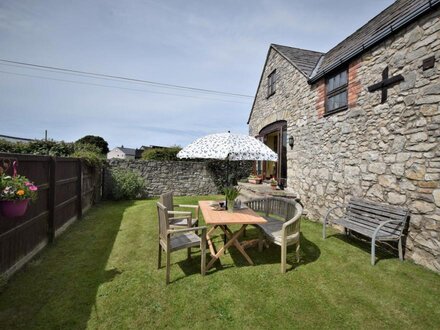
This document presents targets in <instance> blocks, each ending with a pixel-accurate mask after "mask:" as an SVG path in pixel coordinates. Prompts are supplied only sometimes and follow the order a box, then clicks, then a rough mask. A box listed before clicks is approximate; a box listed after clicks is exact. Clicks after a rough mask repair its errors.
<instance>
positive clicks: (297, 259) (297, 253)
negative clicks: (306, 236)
mask: <svg viewBox="0 0 440 330" xmlns="http://www.w3.org/2000/svg"><path fill="white" fill-rule="evenodd" d="M299 247H300V245H299V242H298V243H296V262H299Z"/></svg>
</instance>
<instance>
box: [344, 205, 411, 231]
mask: <svg viewBox="0 0 440 330" xmlns="http://www.w3.org/2000/svg"><path fill="white" fill-rule="evenodd" d="M347 217H348V218H351V217H352V218H354V219H359V220H360V221H363V222H368V223H372V225H374V226H377V225H379V224H380V223H382V222H384V221H389V220H402V222H403V220H404V217H401V218H400V219H390V218H387V217H383V216H378V215H376V214H371V213H367V212H365V211H360V210H356V209H349V210H347ZM384 227H385V228H390V229H394V228H400V227H403V223H397V222H392V223H387V224H386V225H385V226H384Z"/></svg>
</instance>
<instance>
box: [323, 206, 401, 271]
mask: <svg viewBox="0 0 440 330" xmlns="http://www.w3.org/2000/svg"><path fill="white" fill-rule="evenodd" d="M336 209H342V210H344V209H345V212H344V214H343V216H342V217H340V218H336V219H334V220H333V221H330V222H329V216H330V214H332V213H333V211H335V210H336ZM408 217H409V212H408V210H405V209H403V208H399V207H394V206H389V205H386V204H380V203H376V202H372V201H368V200H365V199H360V198H352V199H351V200H350V202H349V203H348V204H347V205H346V206H336V207H334V208H332V209H330V210H329V211H328V212H327V214H326V216H325V218H324V223H323V229H322V236H323V238H324V239H325V238H326V233H325V229H326V226H327V224H337V225H340V226H342V227H344V228H345V229H346V230H350V231H354V232H357V233H360V234H362V235H364V236H367V237H369V238H371V264H372V265H373V266H374V264H375V261H376V258H375V244H376V241H398V248H399V258H400V260H403V250H402V234H403V230H404V228H405V225H406V221H407V219H408Z"/></svg>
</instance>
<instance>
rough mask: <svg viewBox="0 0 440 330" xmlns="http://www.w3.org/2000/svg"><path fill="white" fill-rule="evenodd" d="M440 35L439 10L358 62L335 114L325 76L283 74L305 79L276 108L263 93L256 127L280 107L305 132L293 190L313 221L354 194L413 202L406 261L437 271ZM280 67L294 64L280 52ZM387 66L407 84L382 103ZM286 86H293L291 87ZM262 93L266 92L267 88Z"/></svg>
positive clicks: (293, 130) (296, 155)
mask: <svg viewBox="0 0 440 330" xmlns="http://www.w3.org/2000/svg"><path fill="white" fill-rule="evenodd" d="M439 35H440V19H439V10H438V9H437V10H436V12H434V13H432V14H431V15H430V16H427V17H425V18H423V19H421V20H419V21H418V22H416V23H414V24H412V25H410V26H409V27H407V28H405V29H404V30H402V31H400V32H398V33H397V34H395V35H394V36H392V37H390V38H388V39H387V40H386V41H384V42H382V43H381V44H379V45H378V46H376V47H374V48H373V49H371V50H370V51H367V52H366V53H364V54H363V55H362V56H361V57H359V58H357V59H356V60H355V61H354V62H353V63H351V64H350V66H349V80H350V81H349V109H348V110H347V111H344V112H340V113H336V114H333V115H330V116H327V117H325V116H323V108H322V107H323V100H322V98H323V93H320V92H319V91H320V90H321V89H323V86H324V81H320V82H318V83H316V84H314V85H312V86H308V85H307V81H306V78H305V77H303V76H302V75H301V74H300V73H298V72H297V73H296V74H295V73H294V74H289V76H288V77H284V76H283V77H282V78H281V79H287V80H292V79H294V80H295V81H293V82H292V81H290V82H288V83H287V84H284V85H283V84H279V85H278V86H277V94H279V95H280V98H279V99H277V100H275V99H273V102H276V104H274V105H273V104H270V102H271V100H270V99H271V98H269V99H268V100H264V99H263V98H261V99H260V98H259V95H257V100H256V103H257V104H256V106H255V107H254V113H253V114H252V118H251V121H250V127H249V130H250V134H251V135H255V133H256V132H257V133H258V131H259V129H260V127H262V125H263V124H260V122H262V123H264V125H267V124H268V123H266V122H267V118H269V117H270V113H271V111H274V112H275V113H284V114H285V115H284V117H285V118H283V119H286V120H287V121H288V135H289V136H290V135H293V136H294V138H295V146H294V148H293V150H290V148H288V155H287V158H288V186H289V187H292V188H293V189H294V190H295V192H296V193H297V194H298V195H299V196H300V198H301V200H302V202H303V203H304V205H305V208H306V209H307V211H308V212H309V216H310V217H312V218H316V219H320V220H322V219H323V216H324V214H325V212H326V211H327V210H328V209H329V208H330V207H333V206H336V205H341V204H342V203H344V202H346V201H347V200H348V199H349V198H350V197H351V196H358V197H365V198H368V199H370V200H375V201H378V202H383V203H388V204H392V205H400V206H402V207H406V208H408V209H409V210H410V211H411V219H410V227H409V232H408V239H407V244H406V257H407V258H410V259H412V260H414V261H415V262H416V263H419V264H422V265H424V266H426V267H428V268H430V269H434V270H437V271H440V185H439V180H440V107H439V103H440V76H439V72H440V38H439ZM433 55H435V58H436V62H435V67H434V68H432V69H428V70H426V71H423V70H422V61H423V59H425V58H427V57H430V56H433ZM271 65H274V67H273V68H275V67H276V66H278V65H279V66H280V67H281V68H283V67H284V66H286V65H290V64H289V63H288V62H287V61H283V63H277V59H276V58H275V57H274V58H269V60H268V65H267V66H266V68H267V67H269V66H271ZM386 66H389V70H390V72H389V74H390V76H393V75H397V74H402V75H403V76H404V79H405V80H404V81H403V82H401V83H400V84H396V85H395V86H394V87H393V88H390V89H389V90H388V99H387V101H386V102H385V103H384V104H381V93H380V91H377V92H374V93H370V92H368V90H367V87H368V86H370V85H372V84H374V83H377V82H378V81H381V80H382V77H381V73H382V71H383V69H384V68H385V67H386ZM290 67H291V70H295V68H294V67H293V66H292V65H290ZM273 68H271V69H270V70H272V69H273ZM270 70H269V69H268V71H270ZM277 70H278V67H277ZM264 77H265V76H264V75H263V80H265V79H264ZM263 83H264V82H263ZM292 85H294V87H293V88H292ZM284 86H290V87H288V89H287V90H283V87H284ZM260 87H261V86H260ZM278 87H280V89H281V90H280V91H278ZM260 93H261V94H264V93H265V89H264V88H260V92H259V93H258V94H260ZM281 95H284V97H281Z"/></svg>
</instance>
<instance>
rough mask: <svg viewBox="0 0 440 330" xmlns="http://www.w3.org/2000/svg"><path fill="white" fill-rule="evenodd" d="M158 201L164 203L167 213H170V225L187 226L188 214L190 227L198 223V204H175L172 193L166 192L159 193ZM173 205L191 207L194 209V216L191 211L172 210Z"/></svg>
mask: <svg viewBox="0 0 440 330" xmlns="http://www.w3.org/2000/svg"><path fill="white" fill-rule="evenodd" d="M159 202H160V203H161V204H162V205H164V206H165V207H166V208H167V210H168V214H169V215H170V226H171V227H172V228H173V227H182V226H185V227H187V226H188V216H189V217H190V218H189V221H190V222H191V227H193V226H194V227H197V226H198V225H199V206H198V205H186V204H180V205H175V204H174V201H173V193H172V192H167V193H164V194H162V195H160V198H159ZM175 207H182V208H191V209H193V210H194V216H193V214H192V211H174V208H175Z"/></svg>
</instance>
